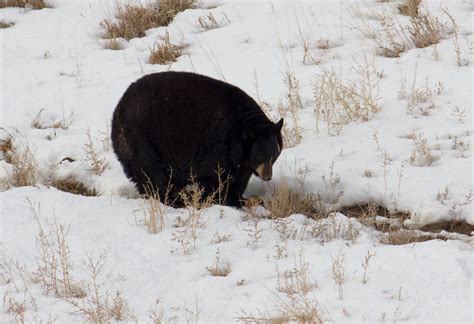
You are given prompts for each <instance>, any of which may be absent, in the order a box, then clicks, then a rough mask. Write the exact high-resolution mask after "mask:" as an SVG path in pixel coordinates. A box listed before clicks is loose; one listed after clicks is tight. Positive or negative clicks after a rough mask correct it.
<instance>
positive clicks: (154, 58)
mask: <svg viewBox="0 0 474 324" xmlns="http://www.w3.org/2000/svg"><path fill="white" fill-rule="evenodd" d="M183 48H184V46H178V45H175V44H172V43H171V41H170V35H169V33H168V32H166V34H165V36H163V37H162V38H161V41H160V42H155V44H154V45H153V48H152V49H151V50H150V57H149V59H148V62H149V63H150V64H170V63H173V62H176V60H177V59H178V57H180V56H181V54H182V52H183Z"/></svg>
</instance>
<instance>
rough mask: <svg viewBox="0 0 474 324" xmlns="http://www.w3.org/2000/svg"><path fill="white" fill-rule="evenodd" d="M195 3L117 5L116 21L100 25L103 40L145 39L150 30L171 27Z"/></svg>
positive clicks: (164, 1)
mask: <svg viewBox="0 0 474 324" xmlns="http://www.w3.org/2000/svg"><path fill="white" fill-rule="evenodd" d="M193 3H194V0H161V1H154V2H152V3H150V4H147V5H143V4H137V5H131V4H125V5H123V4H121V3H117V7H116V9H115V18H116V20H112V19H105V20H103V21H102V22H101V24H100V26H101V28H102V29H103V31H104V34H103V38H106V39H116V38H120V37H121V38H124V39H126V40H130V39H132V38H136V37H143V36H145V31H146V30H148V29H151V28H156V27H161V26H167V25H169V24H170V23H171V21H172V20H173V18H174V17H175V16H176V15H177V14H178V13H179V12H181V11H184V10H186V9H188V8H190V7H191V6H192V5H193Z"/></svg>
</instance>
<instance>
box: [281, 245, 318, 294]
mask: <svg viewBox="0 0 474 324" xmlns="http://www.w3.org/2000/svg"><path fill="white" fill-rule="evenodd" d="M276 271H277V290H278V291H279V292H281V293H284V294H285V295H287V296H288V297H289V298H291V297H293V296H294V295H298V294H299V295H307V294H308V293H309V292H311V291H312V290H314V289H316V288H317V287H318V285H317V283H316V281H313V279H312V278H311V276H310V271H309V264H308V263H307V262H306V259H305V256H304V253H303V252H301V253H300V254H299V256H298V257H297V258H296V257H295V264H294V266H293V268H291V269H289V270H285V271H280V270H279V269H278V268H277V269H276Z"/></svg>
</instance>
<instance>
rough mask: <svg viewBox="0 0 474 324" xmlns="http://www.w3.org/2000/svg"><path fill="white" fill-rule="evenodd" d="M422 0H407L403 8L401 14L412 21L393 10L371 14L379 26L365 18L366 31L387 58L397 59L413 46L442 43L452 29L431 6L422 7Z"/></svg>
mask: <svg viewBox="0 0 474 324" xmlns="http://www.w3.org/2000/svg"><path fill="white" fill-rule="evenodd" d="M420 3H421V1H420V0H407V1H406V2H405V3H404V4H402V5H401V6H400V7H399V10H400V13H401V14H403V15H406V16H408V17H409V21H408V22H404V20H402V19H398V17H397V16H396V15H394V14H393V13H391V12H387V11H385V10H383V11H381V12H380V11H373V12H371V16H372V17H374V18H375V19H376V20H377V26H375V27H374V26H373V25H371V24H370V23H369V22H366V21H363V27H362V32H363V33H364V34H365V35H367V36H370V38H372V39H374V41H375V44H376V46H377V48H378V53H379V54H380V55H382V56H385V57H390V58H397V57H400V55H401V54H402V53H403V52H405V51H407V50H409V49H411V48H413V47H417V48H424V47H428V46H431V45H434V44H437V43H439V41H440V40H441V39H442V38H444V37H445V36H446V35H447V34H448V33H449V30H448V29H447V28H446V26H445V25H444V24H443V23H441V21H440V20H439V19H438V18H437V17H433V16H432V15H431V14H430V12H429V10H428V9H425V8H423V9H425V10H422V8H420Z"/></svg>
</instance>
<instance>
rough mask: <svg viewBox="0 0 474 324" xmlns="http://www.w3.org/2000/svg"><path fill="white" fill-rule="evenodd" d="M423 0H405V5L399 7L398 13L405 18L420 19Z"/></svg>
mask: <svg viewBox="0 0 474 324" xmlns="http://www.w3.org/2000/svg"><path fill="white" fill-rule="evenodd" d="M420 4H421V0H405V3H404V4H402V5H400V7H398V11H399V12H400V13H401V14H402V15H405V16H410V17H418V9H419V7H420Z"/></svg>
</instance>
